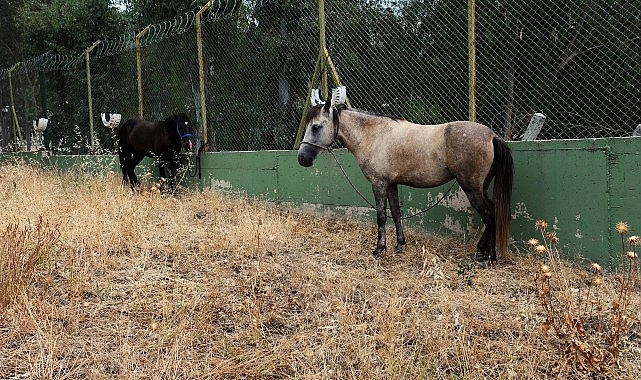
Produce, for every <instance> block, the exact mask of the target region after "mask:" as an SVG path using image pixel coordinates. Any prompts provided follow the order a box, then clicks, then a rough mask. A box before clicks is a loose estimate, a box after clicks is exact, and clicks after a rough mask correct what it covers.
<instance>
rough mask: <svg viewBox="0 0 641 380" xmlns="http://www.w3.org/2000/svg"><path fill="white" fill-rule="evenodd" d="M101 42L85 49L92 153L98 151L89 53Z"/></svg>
mask: <svg viewBox="0 0 641 380" xmlns="http://www.w3.org/2000/svg"><path fill="white" fill-rule="evenodd" d="M100 42H101V41H100V40H98V41H96V42H94V43H93V45H91V46H89V47H88V48H87V49H85V67H86V68H87V105H88V106H89V138H90V139H91V153H94V152H95V151H96V137H95V136H94V132H93V98H92V97H91V69H90V66H91V65H90V64H89V53H90V52H91V51H92V50H93V49H95V48H96V46H98V45H99V44H100Z"/></svg>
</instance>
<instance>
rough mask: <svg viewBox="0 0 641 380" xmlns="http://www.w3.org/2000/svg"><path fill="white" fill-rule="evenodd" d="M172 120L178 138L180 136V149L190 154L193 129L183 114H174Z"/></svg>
mask: <svg viewBox="0 0 641 380" xmlns="http://www.w3.org/2000/svg"><path fill="white" fill-rule="evenodd" d="M174 118H175V119H176V132H178V136H180V140H181V142H182V147H183V149H185V150H186V151H188V152H191V151H192V149H193V145H192V142H191V140H192V138H193V136H194V131H195V128H194V126H193V124H191V122H190V121H189V117H187V114H186V113H184V112H183V113H179V114H178V115H176V114H174Z"/></svg>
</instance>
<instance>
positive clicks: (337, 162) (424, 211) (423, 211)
mask: <svg viewBox="0 0 641 380" xmlns="http://www.w3.org/2000/svg"><path fill="white" fill-rule="evenodd" d="M307 144H310V143H307ZM310 145H315V144H310ZM317 146H318V145H317ZM324 149H325V150H327V151H328V152H329V153H331V154H332V157H334V161H336V164H338V167H339V168H340V169H341V172H343V175H344V176H345V178H346V179H347V182H349V184H350V185H351V186H352V189H354V191H356V193H357V194H358V195H360V197H361V198H363V200H364V201H365V202H367V204H368V205H369V206H370V207H371V208H373V209H374V210H376V206H374V205H373V204H372V202H370V201H369V200H368V199H367V198H365V196H364V195H363V194H362V193H361V192H360V191H359V190H358V189H357V188H356V186H354V183H353V182H352V180H351V179H350V178H349V176H348V175H347V173H346V172H345V169H343V165H341V163H340V161H338V158H336V155H335V154H334V149H332V148H330V147H327V148H324ZM454 185H456V181H453V182H452V185H451V186H450V188H449V189H447V191H446V192H445V194H443V196H442V197H441V198H439V199H438V200H437V201H436V202H435V203H434V204H433V205H431V206H430V207H428V208H426V209H425V210H422V211H418V212H416V213H414V214H412V215H409V216H402V217H401V219H402V220H405V219H410V218H413V217H415V216H418V215H421V214H424V213H426V212H428V211H429V210H431V209H433V208H434V207H436V206H437V205H438V204H439V203H441V201H443V199H445V197H446V196H447V195H448V194H449V193H450V191H452V189H453V188H454ZM386 210H387V208H386ZM387 217H388V218H391V216H389V215H388V216H387Z"/></svg>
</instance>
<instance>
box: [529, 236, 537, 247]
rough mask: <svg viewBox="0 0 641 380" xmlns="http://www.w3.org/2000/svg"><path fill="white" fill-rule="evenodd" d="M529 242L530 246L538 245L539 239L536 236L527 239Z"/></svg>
mask: <svg viewBox="0 0 641 380" xmlns="http://www.w3.org/2000/svg"><path fill="white" fill-rule="evenodd" d="M527 244H528V245H529V246H530V247H536V246H537V245H539V241H538V240H536V239H534V238H530V240H528V241H527Z"/></svg>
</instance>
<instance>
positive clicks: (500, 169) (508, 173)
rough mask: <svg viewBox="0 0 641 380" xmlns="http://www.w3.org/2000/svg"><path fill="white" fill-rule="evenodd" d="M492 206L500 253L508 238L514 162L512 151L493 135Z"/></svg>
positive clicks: (504, 250)
mask: <svg viewBox="0 0 641 380" xmlns="http://www.w3.org/2000/svg"><path fill="white" fill-rule="evenodd" d="M492 144H493V145H494V162H493V163H492V165H493V166H494V170H495V171H494V207H495V219H494V220H495V222H496V241H497V243H498V251H499V253H500V254H501V255H505V254H506V253H507V243H508V240H509V238H510V222H511V220H512V213H511V210H510V204H511V203H510V202H511V198H512V180H513V176H514V163H513V162H512V152H511V150H510V147H509V146H508V145H507V143H506V142H505V141H503V140H502V139H500V138H499V137H494V139H493V141H492Z"/></svg>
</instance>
